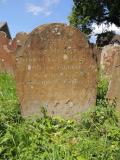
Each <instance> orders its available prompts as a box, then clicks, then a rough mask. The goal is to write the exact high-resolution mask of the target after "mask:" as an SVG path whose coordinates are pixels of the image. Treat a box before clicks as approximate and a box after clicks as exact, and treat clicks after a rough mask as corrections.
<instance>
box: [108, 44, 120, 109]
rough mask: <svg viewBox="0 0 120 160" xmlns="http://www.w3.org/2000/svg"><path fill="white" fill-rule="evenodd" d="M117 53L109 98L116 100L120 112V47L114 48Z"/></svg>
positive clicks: (109, 88)
mask: <svg viewBox="0 0 120 160" xmlns="http://www.w3.org/2000/svg"><path fill="white" fill-rule="evenodd" d="M114 51H115V52H116V54H115V57H114V63H113V69H112V77H111V81H110V84H109V87H108V92H107V98H109V99H110V100H112V101H113V99H116V104H117V110H118V111H120V46H114Z"/></svg>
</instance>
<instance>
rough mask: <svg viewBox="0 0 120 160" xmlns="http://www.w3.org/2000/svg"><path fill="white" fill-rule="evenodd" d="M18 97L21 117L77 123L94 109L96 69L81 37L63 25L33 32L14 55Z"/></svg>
mask: <svg viewBox="0 0 120 160" xmlns="http://www.w3.org/2000/svg"><path fill="white" fill-rule="evenodd" d="M16 55H17V57H16V59H17V60H16V71H15V72H16V83H17V94H18V96H19V100H20V104H21V112H22V115H23V117H27V116H30V115H40V116H42V112H41V108H42V107H44V108H45V109H46V110H47V112H48V115H50V116H61V117H63V118H66V119H67V118H75V119H79V117H80V113H81V112H83V111H86V110H87V109H88V108H89V107H90V106H93V105H95V101H96V86H97V65H96V62H95V60H94V59H93V57H92V50H91V49H90V48H89V46H88V43H87V40H86V38H85V36H84V34H83V33H81V32H80V31H79V30H78V29H76V28H73V27H71V26H67V25H64V24H57V23H54V24H48V25H43V26H40V27H38V28H36V29H35V30H33V31H32V32H31V33H30V34H29V36H28V39H27V40H26V43H25V45H24V46H23V47H21V48H19V49H18V50H17V53H16Z"/></svg>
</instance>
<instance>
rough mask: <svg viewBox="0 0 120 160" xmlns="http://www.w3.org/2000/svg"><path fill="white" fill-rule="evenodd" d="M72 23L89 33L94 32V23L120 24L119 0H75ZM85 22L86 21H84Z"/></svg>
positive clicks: (71, 16)
mask: <svg viewBox="0 0 120 160" xmlns="http://www.w3.org/2000/svg"><path fill="white" fill-rule="evenodd" d="M73 2H74V5H73V9H72V13H71V15H70V16H69V21H70V24H71V25H73V26H76V27H78V28H80V29H81V31H83V32H84V33H86V34H87V35H88V34H90V33H91V32H92V28H91V26H92V24H93V23H96V24H98V25H99V24H101V23H103V22H104V23H106V24H109V23H110V24H112V23H114V24H115V25H117V26H118V27H119V26H120V18H119V17H120V10H119V8H120V1H119V0H104V1H103V0H73ZM83 22H84V23H83Z"/></svg>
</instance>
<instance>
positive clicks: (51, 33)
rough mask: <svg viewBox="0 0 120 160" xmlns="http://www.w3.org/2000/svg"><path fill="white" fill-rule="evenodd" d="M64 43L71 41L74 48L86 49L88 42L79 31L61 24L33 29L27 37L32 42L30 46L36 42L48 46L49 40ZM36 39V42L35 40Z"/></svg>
mask: <svg viewBox="0 0 120 160" xmlns="http://www.w3.org/2000/svg"><path fill="white" fill-rule="evenodd" d="M62 38H63V40H64V41H69V39H70V40H73V42H74V46H75V44H76V45H77V46H76V47H80V48H84V47H85V48H86V47H88V41H87V39H86V37H85V34H84V33H82V32H81V31H80V30H79V29H77V28H75V27H72V26H70V25H67V24H62V23H51V24H45V25H42V26H39V27H37V28H35V29H34V30H33V31H32V32H31V33H30V35H29V39H31V40H33V41H32V44H35V43H36V42H38V40H39V42H42V43H43V41H46V42H47V43H48V44H49V41H50V43H51V39H54V40H55V39H57V40H58V39H62ZM35 39H36V40H35Z"/></svg>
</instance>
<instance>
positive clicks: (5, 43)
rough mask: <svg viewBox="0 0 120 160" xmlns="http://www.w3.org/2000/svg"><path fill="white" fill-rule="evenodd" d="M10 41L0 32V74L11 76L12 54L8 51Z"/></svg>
mask: <svg viewBox="0 0 120 160" xmlns="http://www.w3.org/2000/svg"><path fill="white" fill-rule="evenodd" d="M9 43H10V40H9V39H8V37H7V35H6V33H5V32H3V31H1V32H0V72H7V73H10V74H13V66H14V60H13V54H12V50H10V49H9V46H10V44H9Z"/></svg>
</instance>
